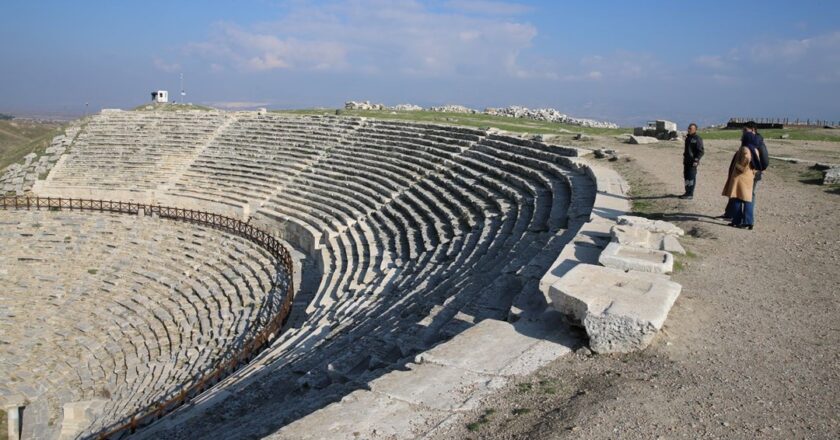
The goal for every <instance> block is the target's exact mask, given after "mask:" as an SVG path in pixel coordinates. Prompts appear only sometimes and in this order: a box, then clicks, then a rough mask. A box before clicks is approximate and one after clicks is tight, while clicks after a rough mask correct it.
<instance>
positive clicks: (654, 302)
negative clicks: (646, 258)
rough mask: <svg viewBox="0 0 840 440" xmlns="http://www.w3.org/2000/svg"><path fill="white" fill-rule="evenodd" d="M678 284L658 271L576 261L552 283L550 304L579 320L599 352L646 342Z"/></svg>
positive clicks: (663, 316)
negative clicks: (601, 265)
mask: <svg viewBox="0 0 840 440" xmlns="http://www.w3.org/2000/svg"><path fill="white" fill-rule="evenodd" d="M681 290H682V286H680V285H679V284H677V283H675V282H673V281H670V280H668V279H667V278H666V277H664V276H662V275H656V274H649V273H639V272H630V273H626V272H624V271H621V270H618V269H612V268H608V267H600V266H593V265H590V264H579V265H577V266H576V267H575V268H573V269H572V270H571V271H569V272H568V273H567V274H566V276H564V277H563V278H562V279H561V280H560V281H557V282H556V283H554V285H552V286H551V292H550V296H551V298H552V304H553V306H554V308H555V309H556V310H558V311H560V312H561V313H564V314H566V315H568V316H570V317H571V318H573V319H574V320H576V321H578V322H580V323H581V324H582V325H583V327H584V328H585V329H586V333H587V334H588V335H589V346H590V348H591V349H592V350H593V351H596V352H598V353H611V352H619V353H626V352H630V351H635V350H641V349H643V348H645V347H647V346H648V344H650V342H651V341H652V340H653V337H654V336H655V335H656V333H657V332H658V331H659V330H660V329H661V328H662V325H663V324H664V323H665V319H666V318H667V317H668V312H669V311H670V310H671V307H672V306H673V304H674V302H675V301H676V299H677V297H678V296H679V294H680V291H681Z"/></svg>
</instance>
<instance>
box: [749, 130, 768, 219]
mask: <svg viewBox="0 0 840 440" xmlns="http://www.w3.org/2000/svg"><path fill="white" fill-rule="evenodd" d="M746 125H747V129H748V130H749V131H751V132H752V134H753V136H755V140H754V145H755V150H757V151H754V153H755V154H754V157H753V166H754V167H755V180H754V181H753V200H752V209H753V219H755V192H756V190H758V186H759V183H760V182H761V175H762V172H764V171H765V170H767V167H768V166H770V156H769V153H768V152H767V144H765V143H764V137H763V136H762V135H761V134H759V133H758V125H757V124H756V123H755V122H753V121H749V122H747V124H746ZM755 156H758V157H755Z"/></svg>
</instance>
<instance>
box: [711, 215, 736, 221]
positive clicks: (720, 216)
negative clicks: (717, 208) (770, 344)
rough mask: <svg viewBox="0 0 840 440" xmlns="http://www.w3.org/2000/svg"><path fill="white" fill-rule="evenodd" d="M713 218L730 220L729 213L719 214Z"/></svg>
mask: <svg viewBox="0 0 840 440" xmlns="http://www.w3.org/2000/svg"><path fill="white" fill-rule="evenodd" d="M715 218H719V219H722V220H732V216H731V215H729V214H721V215H719V216H717V217H715Z"/></svg>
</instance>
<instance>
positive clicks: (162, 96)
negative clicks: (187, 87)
mask: <svg viewBox="0 0 840 440" xmlns="http://www.w3.org/2000/svg"><path fill="white" fill-rule="evenodd" d="M152 102H158V103H162V102H169V92H167V91H166V90H155V91H154V92H152Z"/></svg>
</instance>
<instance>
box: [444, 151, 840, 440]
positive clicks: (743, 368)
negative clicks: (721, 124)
mask: <svg viewBox="0 0 840 440" xmlns="http://www.w3.org/2000/svg"><path fill="white" fill-rule="evenodd" d="M593 144H594V145H598V146H606V147H610V148H617V149H618V150H619V151H620V153H621V154H622V156H623V158H622V160H619V161H618V162H613V163H612V164H613V166H615V167H616V168H617V169H618V170H619V171H621V172H622V174H624V176H625V177H626V178H627V179H628V180H629V181H630V182H631V185H632V186H633V193H634V196H635V202H636V204H637V205H636V206H637V209H639V210H641V211H643V212H645V213H647V214H649V215H655V216H657V217H660V218H663V219H665V220H668V221H672V222H674V223H676V224H678V225H679V226H680V227H682V228H683V229H685V230H686V231H688V232H689V236H687V237H686V238H685V239H684V240H682V242H683V244H684V246H685V247H686V248H687V249H688V250H689V252H690V255H689V256H688V257H684V258H680V259H679V261H680V263H681V266H682V269H681V270H679V271H678V272H677V273H676V274H674V276H673V279H674V280H675V281H677V282H679V283H681V284H682V285H683V292H682V295H681V296H680V298H679V299H678V300H677V303H676V305H675V306H674V308H673V309H672V311H671V314H670V316H669V318H668V321H667V322H666V324H665V328H664V330H663V332H662V333H661V334H660V335H659V336H658V337H657V338H656V340H655V341H654V343H653V345H651V346H650V347H649V348H648V349H646V350H644V351H642V352H639V353H633V354H627V355H592V354H591V353H589V352H588V349H585V348H582V349H579V350H578V351H577V352H576V353H575V354H574V355H572V356H567V357H565V358H561V359H558V360H557V361H555V362H554V363H552V364H550V365H548V366H547V367H545V368H543V369H542V370H540V371H538V372H537V373H535V374H533V375H531V376H529V377H525V378H522V379H521V380H519V381H517V382H516V383H514V384H512V385H511V386H508V387H507V388H505V389H503V390H501V391H500V392H499V393H497V394H495V395H493V396H491V397H490V398H488V399H486V400H485V401H484V402H483V403H482V406H481V408H480V409H479V410H477V411H473V412H471V413H467V414H464V416H463V423H460V424H456V425H455V426H454V428H453V429H452V430H450V431H449V432H447V433H446V434H445V435H444V436H442V437H441V438H459V439H461V438H489V439H507V438H523V439H525V438H528V439H531V438H541V439H542V438H598V439H600V438H622V439H652V438H665V439H670V438H750V439H752V438H778V439H792V438H813V439H823V438H824V439H836V438H840V189H838V188H837V187H834V188H825V187H822V186H820V185H818V184H815V183H816V182H817V180H818V178H817V177H816V176H817V174H815V173H814V172H812V171H809V170H808V169H807V167H806V166H804V165H794V164H788V163H782V162H778V161H774V162H773V163H772V164H771V169H770V170H769V172H767V173H766V174H765V178H764V181H763V183H762V186H761V187H760V189H759V193H758V195H757V202H758V203H757V213H756V229H755V230H753V231H747V230H739V229H735V228H731V227H728V226H726V222H724V221H722V220H718V219H715V218H714V217H715V216H716V215H719V214H721V213H722V212H723V207H724V205H725V199H724V198H723V197H722V196H720V191H721V189H722V187H723V183H724V180H725V177H726V171H727V168H728V164H729V160H730V158H731V157H732V154H733V153H734V151H735V150H736V148H737V144H736V143H735V142H733V141H708V142H707V145H706V148H707V151H708V154H707V157H706V158H705V159H704V160H703V162H702V164H701V168H700V175H699V184H698V188H697V193H696V195H695V198H694V200H693V201H682V200H679V199H677V198H675V197H673V195H676V194H680V193H682V175H681V172H682V171H681V154H682V148H681V144H677V143H670V142H663V143H660V144H655V145H651V146H636V145H626V144H619V143H617V142H616V141H615V140H613V139H609V138H601V139H596V140H595V142H594V143H593ZM768 147H769V148H770V153H771V155H776V154H779V155H786V156H795V157H803V158H813V159H815V160H826V161H835V162H837V161H840V160H838V158H840V144H838V143H826V142H800V143H796V142H792V141H778V142H777V141H768ZM625 158H630V159H629V161H628V160H626V159H625Z"/></svg>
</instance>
